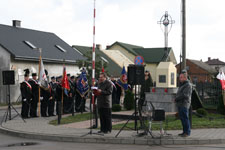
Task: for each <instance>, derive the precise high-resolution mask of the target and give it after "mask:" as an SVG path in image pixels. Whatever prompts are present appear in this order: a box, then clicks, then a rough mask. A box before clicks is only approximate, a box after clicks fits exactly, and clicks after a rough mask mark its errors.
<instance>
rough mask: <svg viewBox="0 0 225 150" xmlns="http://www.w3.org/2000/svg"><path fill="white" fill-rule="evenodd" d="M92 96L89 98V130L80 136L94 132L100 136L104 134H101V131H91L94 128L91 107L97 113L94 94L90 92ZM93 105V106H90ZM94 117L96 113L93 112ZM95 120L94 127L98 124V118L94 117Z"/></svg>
mask: <svg viewBox="0 0 225 150" xmlns="http://www.w3.org/2000/svg"><path fill="white" fill-rule="evenodd" d="M91 95H92V97H91V100H90V131H89V132H88V133H86V134H84V135H82V136H81V137H84V136H87V135H89V134H90V135H92V134H96V135H101V136H104V134H101V133H93V128H94V125H93V113H94V111H93V109H95V111H96V113H97V108H96V105H95V96H94V93H91ZM92 106H93V108H92ZM95 117H97V115H96V114H95ZM95 119H96V120H95V121H96V125H95V126H96V127H97V124H98V122H97V121H98V119H97V118H95Z"/></svg>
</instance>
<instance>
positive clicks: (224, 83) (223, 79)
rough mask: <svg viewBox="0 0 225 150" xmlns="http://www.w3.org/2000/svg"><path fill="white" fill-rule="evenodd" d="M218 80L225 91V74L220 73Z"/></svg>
mask: <svg viewBox="0 0 225 150" xmlns="http://www.w3.org/2000/svg"><path fill="white" fill-rule="evenodd" d="M216 78H217V79H219V80H220V83H221V86H222V89H223V90H225V74H224V72H223V71H220V72H219V74H218V75H217V76H216Z"/></svg>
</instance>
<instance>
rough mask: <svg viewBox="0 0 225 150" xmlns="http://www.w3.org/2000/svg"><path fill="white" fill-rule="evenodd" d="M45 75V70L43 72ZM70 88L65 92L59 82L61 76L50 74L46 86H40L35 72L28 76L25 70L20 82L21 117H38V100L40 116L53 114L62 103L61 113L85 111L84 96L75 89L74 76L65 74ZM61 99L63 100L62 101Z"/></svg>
mask: <svg viewBox="0 0 225 150" xmlns="http://www.w3.org/2000/svg"><path fill="white" fill-rule="evenodd" d="M45 73H46V75H47V71H46V72H45ZM67 78H68V82H69V87H70V90H68V91H67V92H65V90H63V88H62V85H61V82H62V76H58V77H55V76H52V77H51V81H50V82H49V83H48V85H47V86H46V87H43V86H40V84H39V83H38V80H37V74H36V73H32V78H30V74H29V70H25V75H24V81H23V82H22V83H21V84H20V90H21V96H22V109H21V116H22V118H30V117H31V118H33V117H38V108H39V107H38V104H39V102H40V115H41V117H48V116H55V115H57V114H58V113H59V112H60V111H61V110H60V107H59V106H60V105H61V104H62V103H63V104H62V113H63V114H68V113H73V112H74V111H76V112H85V111H86V110H85V103H86V97H87V94H86V95H85V96H81V95H80V94H79V92H78V91H77V90H76V88H77V86H76V79H78V77H77V78H75V76H70V74H67ZM62 99H63V101H62Z"/></svg>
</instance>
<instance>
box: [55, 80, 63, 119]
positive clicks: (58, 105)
mask: <svg viewBox="0 0 225 150" xmlns="http://www.w3.org/2000/svg"><path fill="white" fill-rule="evenodd" d="M62 92H63V91H62V85H61V84H60V83H57V86H56V114H57V115H59V114H61V107H62V106H61V104H62Z"/></svg>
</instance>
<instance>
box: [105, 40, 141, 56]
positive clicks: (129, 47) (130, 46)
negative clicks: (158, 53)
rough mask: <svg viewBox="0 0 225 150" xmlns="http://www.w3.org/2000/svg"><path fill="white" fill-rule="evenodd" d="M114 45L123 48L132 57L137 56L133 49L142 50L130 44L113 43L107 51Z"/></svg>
mask: <svg viewBox="0 0 225 150" xmlns="http://www.w3.org/2000/svg"><path fill="white" fill-rule="evenodd" d="M114 45H119V46H121V47H123V48H125V49H126V50H127V51H128V52H130V53H132V54H133V55H137V53H136V52H135V51H134V50H133V49H134V48H143V47H142V46H137V45H131V44H127V43H122V42H118V41H116V42H115V43H113V44H112V45H110V46H109V47H107V49H110V48H111V47H113V46H114Z"/></svg>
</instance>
